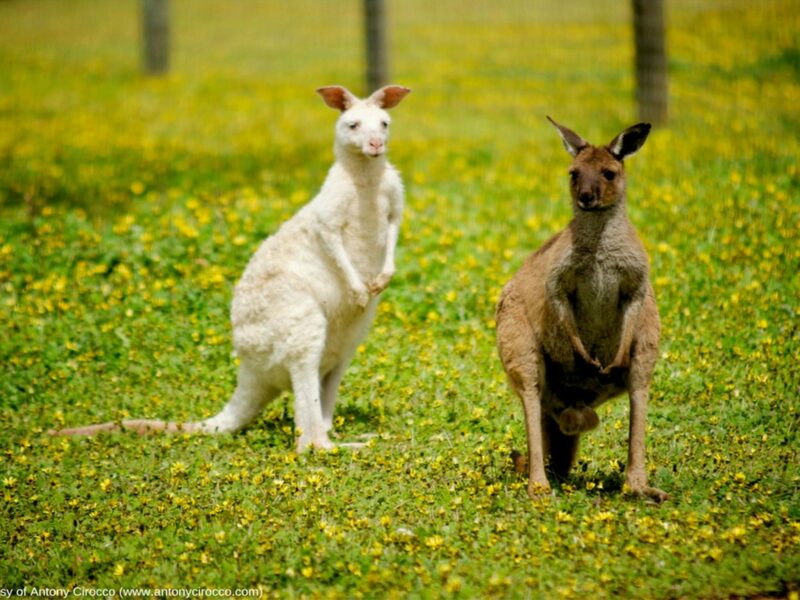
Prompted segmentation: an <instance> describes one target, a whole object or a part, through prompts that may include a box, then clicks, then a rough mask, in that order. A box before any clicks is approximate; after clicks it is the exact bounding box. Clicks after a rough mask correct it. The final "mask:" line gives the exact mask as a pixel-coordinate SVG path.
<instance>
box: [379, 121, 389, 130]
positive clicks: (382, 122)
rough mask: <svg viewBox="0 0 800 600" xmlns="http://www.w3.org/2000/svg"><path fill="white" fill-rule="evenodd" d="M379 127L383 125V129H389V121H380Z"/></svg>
mask: <svg viewBox="0 0 800 600" xmlns="http://www.w3.org/2000/svg"><path fill="white" fill-rule="evenodd" d="M381 125H383V128H384V129H386V128H387V127H389V121H381Z"/></svg>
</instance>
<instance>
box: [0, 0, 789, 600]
mask: <svg viewBox="0 0 800 600" xmlns="http://www.w3.org/2000/svg"><path fill="white" fill-rule="evenodd" d="M498 4H500V5H502V9H500V8H490V6H491V3H489V2H482V1H479V0H469V1H468V2H463V1H462V2H456V0H446V1H443V2H437V3H429V2H428V3H425V2H421V1H420V0H408V1H406V2H392V3H390V6H391V18H392V23H393V27H394V29H393V32H392V49H393V71H394V77H393V79H395V80H396V81H397V82H398V83H402V84H405V85H408V86H409V87H411V88H413V90H414V92H413V94H412V95H411V96H409V97H408V98H407V99H406V100H405V101H404V103H403V104H402V105H401V106H400V107H398V108H397V110H396V112H395V114H394V125H393V127H394V134H393V136H394V137H393V140H392V145H391V152H390V155H391V159H392V161H393V162H394V164H395V165H396V166H397V167H398V168H399V169H400V170H401V171H402V173H403V175H404V179H405V182H406V187H407V210H406V221H405V223H404V226H403V230H402V235H401V241H400V246H399V249H398V252H399V253H398V273H397V275H396V276H395V279H394V280H393V282H392V284H391V285H390V287H389V289H388V290H387V291H386V293H385V294H384V297H383V300H382V302H381V305H380V310H379V316H378V318H377V320H376V322H375V325H374V327H373V329H372V331H371V333H370V335H369V336H368V338H367V339H366V340H365V342H364V344H363V346H362V347H361V348H360V351H359V353H358V355H357V357H356V360H355V361H354V363H353V365H352V367H351V368H350V370H349V371H348V373H347V376H346V378H345V380H344V382H343V386H342V399H341V401H340V405H339V409H338V417H337V428H338V430H339V432H340V434H341V435H342V437H343V438H344V439H349V438H352V437H354V436H356V435H357V434H360V433H363V432H377V433H378V434H379V436H378V437H377V438H376V439H375V440H373V441H372V442H371V443H370V447H369V448H368V449H365V450H363V451H360V452H356V453H354V452H349V451H339V452H331V453H311V454H306V455H302V456H297V455H296V454H295V453H294V452H293V443H294V441H293V440H294V432H293V430H292V423H293V421H292V404H291V402H290V401H289V399H288V397H283V398H281V399H280V400H279V401H277V402H275V403H274V404H272V405H270V406H269V407H268V408H267V409H266V410H265V411H264V413H263V416H262V417H261V418H260V419H259V420H258V421H257V422H256V423H255V425H253V426H252V427H251V428H249V429H248V430H247V431H246V432H243V433H241V434H237V435H230V436H219V437H189V436H171V437H167V436H164V437H159V436H155V437H148V438H139V437H136V436H135V435H127V434H118V435H104V436H100V437H97V438H91V439H62V438H51V437H49V436H47V435H46V433H45V432H46V431H47V430H48V429H49V428H51V427H58V426H61V425H77V424H83V423H89V422H96V421H100V420H112V419H121V418H124V417H127V416H137V417H158V418H169V419H179V420H183V419H190V418H197V417H202V416H207V415H211V414H213V413H215V412H216V411H217V410H218V409H219V408H220V407H221V406H222V405H223V403H224V402H225V401H226V400H227V398H228V396H229V394H230V393H231V392H232V390H233V386H234V381H235V373H236V365H235V359H234V358H232V357H231V355H230V354H231V343H230V325H229V323H228V308H229V304H230V299H231V293H232V288H233V285H234V284H235V282H236V280H237V278H238V276H239V273H240V272H241V271H242V269H243V268H244V266H245V264H246V262H247V260H248V258H249V256H250V254H251V253H252V252H253V251H254V249H255V248H256V247H257V245H258V244H259V242H260V240H261V239H263V238H264V237H265V236H267V235H269V234H270V233H271V232H273V231H275V229H276V228H277V227H278V225H279V224H280V223H281V222H282V221H284V220H285V219H287V218H288V217H289V216H290V215H292V214H293V213H294V212H295V211H296V210H297V209H298V207H300V206H301V205H302V204H303V203H304V202H306V201H307V200H308V199H309V198H310V197H311V196H313V194H314V193H315V192H316V190H317V189H318V187H319V185H320V184H321V182H322V180H323V178H324V176H325V173H326V171H327V169H328V166H329V164H330V162H331V159H332V152H331V144H332V131H333V122H334V120H335V117H336V115H335V113H334V112H332V111H330V110H329V109H328V108H326V107H325V106H324V104H323V103H322V102H321V101H320V100H319V98H318V97H317V96H316V95H315V94H314V93H313V90H314V89H315V88H316V87H318V86H319V85H324V84H330V83H341V84H344V85H347V86H349V87H351V88H352V89H354V91H363V90H360V84H359V82H360V81H361V73H362V70H363V65H362V61H361V48H360V22H359V13H358V9H359V5H360V3H358V2H355V1H353V2H349V3H347V5H346V6H345V5H343V3H334V2H328V1H327V0H326V1H319V2H318V1H314V0H298V1H296V2H292V3H268V2H261V3H255V2H251V3H245V2H227V3H225V2H221V1H219V0H194V1H192V2H189V1H188V0H175V2H174V3H173V18H174V41H175V52H174V55H173V69H172V73H171V75H170V76H169V77H167V78H164V79H159V80H148V79H145V78H143V77H141V76H140V75H139V73H138V39H137V6H138V3H137V2H135V1H134V0H125V1H114V2H102V1H90V0H70V1H69V2H64V1H59V0H5V1H0V323H2V327H3V331H4V335H3V336H2V339H0V364H2V379H0V415H1V416H2V420H3V423H4V427H3V432H2V434H0V449H2V453H1V454H0V486H1V487H2V490H1V491H2V497H1V498H0V506H1V507H2V520H0V538H2V539H3V540H5V541H4V542H3V543H2V546H0V584H2V588H4V589H17V588H21V587H23V586H28V589H29V591H30V589H31V588H32V587H34V586H37V587H49V588H62V589H68V588H69V589H72V588H75V587H76V586H77V587H78V588H81V587H82V588H90V587H91V588H110V589H121V588H133V587H158V588H164V587H169V586H171V587H174V588H199V587H209V588H255V587H261V588H262V589H263V590H264V591H265V592H266V593H267V594H268V595H275V596H279V597H289V598H292V597H318V596H323V597H341V598H351V597H409V596H410V597H424V598H428V597H431V598H434V597H440V596H443V597H449V596H452V597H463V598H483V597H490V598H505V597H508V598H528V597H531V598H559V597H564V598H570V597H579V596H580V597H588V598H595V597H608V598H618V597H635V598H729V597H731V596H743V597H757V596H763V595H766V596H773V595H774V596H781V597H787V596H788V597H790V598H795V599H796V598H797V597H798V590H800V456H799V454H800V435H798V426H799V424H800V401H799V400H800V375H799V374H798V372H799V369H798V361H799V359H800V330H799V329H798V323H799V322H800V303H799V302H798V298H799V297H800V275H798V273H800V244H798V231H800V179H799V177H798V168H797V157H798V156H800V122H798V112H797V110H798V109H797V107H798V105H800V46H798V31H800V10H798V7H797V4H796V2H794V0H763V1H761V2H754V3H751V2H746V1H744V0H742V1H741V2H736V1H725V2H711V1H710V0H709V1H704V0H692V1H690V0H674V1H671V2H669V3H668V5H669V15H668V16H669V26H670V28H669V52H670V75H671V80H670V98H671V107H670V108H671V120H670V124H669V126H668V127H662V128H656V129H655V130H654V132H653V134H652V135H651V137H650V139H649V140H648V142H647V144H646V145H645V147H644V148H643V150H642V151H641V152H640V153H639V154H637V155H636V156H635V157H633V158H631V159H630V161H629V164H628V173H629V210H630V213H631V218H632V220H633V221H634V223H635V224H636V226H637V228H638V230H639V233H640V236H641V237H642V238H643V240H644V241H645V244H646V246H647V248H648V251H649V253H650V258H651V263H652V279H653V283H654V286H655V289H656V294H657V298H658V305H659V309H660V311H661V317H662V326H663V332H662V349H661V358H660V361H659V364H658V367H657V370H656V374H655V380H654V384H653V390H652V396H651V403H650V410H649V422H648V423H649V425H648V458H649V469H650V479H651V482H652V484H653V485H656V486H658V487H660V488H662V489H664V490H666V491H668V492H669V493H670V494H671V499H670V500H669V501H668V502H667V503H665V504H663V505H661V506H654V505H650V504H648V503H646V502H644V501H642V500H639V499H636V498H631V497H629V496H627V495H625V494H624V493H623V490H622V481H623V475H622V473H623V472H624V459H625V456H626V451H625V448H626V438H627V401H626V400H625V399H619V400H617V401H615V402H613V403H610V404H608V405H605V406H604V407H602V409H601V411H600V417H601V426H600V428H599V429H598V430H596V431H595V432H592V433H591V434H590V435H588V436H587V437H586V438H585V440H584V443H583V447H582V451H581V457H580V460H579V463H578V466H577V468H576V469H575V471H574V472H573V474H572V476H571V477H570V478H569V480H568V481H566V482H565V483H563V484H561V485H559V486H557V487H556V489H555V493H554V495H553V496H552V497H551V498H549V499H547V500H545V501H542V502H537V503H533V502H531V501H530V500H529V499H528V497H527V495H526V480H525V478H524V477H521V476H519V475H517V474H515V473H513V471H512V469H511V467H510V464H509V459H508V456H509V451H510V449H511V448H520V449H522V448H524V431H523V430H524V427H523V423H522V415H521V409H520V407H519V403H518V401H517V399H516V398H515V397H514V396H513V395H512V393H511V392H510V391H509V389H508V387H507V385H506V382H505V380H504V376H503V373H502V368H501V366H500V363H499V360H498V359H497V356H496V351H495V348H494V330H493V327H494V322H493V314H494V304H495V301H496V299H497V296H498V294H499V290H500V288H501V286H502V285H503V283H504V282H505V281H507V280H508V279H509V278H510V276H511V275H512V274H513V273H514V271H515V270H516V269H517V268H518V267H519V265H520V264H521V262H522V261H523V259H524V258H525V256H526V255H527V254H528V253H529V252H530V251H532V250H533V249H535V248H536V247H537V246H538V245H539V244H541V243H542V242H543V241H544V240H546V239H547V238H548V237H549V236H550V235H552V234H553V233H554V232H556V231H557V230H559V229H560V228H561V227H563V226H564V225H565V224H566V223H567V222H568V221H569V219H570V206H569V201H568V198H567V177H566V169H567V166H568V163H569V157H568V156H567V155H566V154H565V153H564V151H563V148H562V147H561V143H560V141H559V139H558V137H557V135H556V132H555V131H554V130H553V129H552V127H551V126H550V125H549V124H548V123H547V121H546V120H545V118H544V116H545V114H550V115H552V116H553V117H554V118H556V119H557V120H559V121H561V122H563V123H565V124H566V125H568V126H570V127H572V128H574V129H575V130H577V131H578V132H579V133H581V134H582V135H584V136H585V137H586V138H588V139H589V140H592V141H594V142H597V143H599V142H606V141H609V140H610V139H611V138H612V137H613V136H614V135H615V134H616V133H618V132H619V131H621V130H622V128H624V127H625V126H627V125H630V124H632V123H634V122H635V121H636V115H635V107H634V104H633V79H632V66H631V65H632V61H633V58H632V47H631V39H632V33H631V31H630V26H629V20H630V15H629V13H628V6H627V4H628V3H623V2H616V1H614V0H604V1H603V2H593V3H589V2H586V3H578V2H562V3H560V4H558V5H557V4H556V3H552V2H548V3H525V2H507V3H498ZM584 4H587V5H588V4H591V6H592V8H586V7H585V6H584ZM495 6H496V5H495ZM587 11H588V12H587Z"/></svg>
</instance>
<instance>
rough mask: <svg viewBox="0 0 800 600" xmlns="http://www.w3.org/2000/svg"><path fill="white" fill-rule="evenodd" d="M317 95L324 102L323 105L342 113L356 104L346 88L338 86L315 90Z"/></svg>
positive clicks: (354, 98)
mask: <svg viewBox="0 0 800 600" xmlns="http://www.w3.org/2000/svg"><path fill="white" fill-rule="evenodd" d="M317 93H318V94H319V95H320V96H322V99H323V100H325V104H327V105H328V106H330V107H331V108H335V109H336V110H340V111H342V112H344V111H346V110H347V109H348V108H350V107H351V106H353V104H355V103H356V101H357V100H358V98H356V97H355V96H354V95H353V94H351V93H350V91H349V90H348V89H347V88H343V87H342V86H340V85H329V86H326V87H321V88H319V89H317Z"/></svg>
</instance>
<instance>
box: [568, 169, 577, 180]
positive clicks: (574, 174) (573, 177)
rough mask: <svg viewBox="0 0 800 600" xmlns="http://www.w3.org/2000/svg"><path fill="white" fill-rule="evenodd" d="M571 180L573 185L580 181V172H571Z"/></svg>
mask: <svg viewBox="0 0 800 600" xmlns="http://www.w3.org/2000/svg"><path fill="white" fill-rule="evenodd" d="M569 178H570V181H572V183H575V182H576V181H578V172H577V171H570V172H569Z"/></svg>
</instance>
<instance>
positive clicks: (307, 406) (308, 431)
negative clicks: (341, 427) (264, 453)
mask: <svg viewBox="0 0 800 600" xmlns="http://www.w3.org/2000/svg"><path fill="white" fill-rule="evenodd" d="M290 375H291V378H292V391H293V392H294V424H295V427H296V428H297V430H298V431H299V432H300V436H299V437H298V438H297V451H298V452H303V451H304V450H306V449H307V448H308V447H309V446H314V447H315V448H322V449H330V448H333V443H332V442H331V440H330V438H328V429H327V428H326V426H325V423H324V422H323V418H322V401H321V398H322V393H321V392H322V390H321V386H320V380H319V361H310V360H304V361H300V362H297V363H295V364H294V365H292V366H291V367H290Z"/></svg>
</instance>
